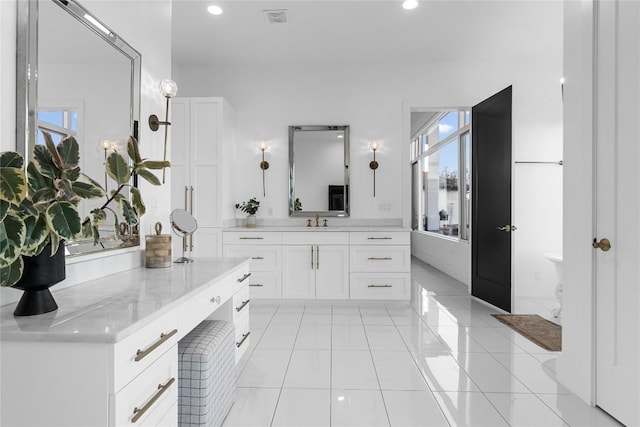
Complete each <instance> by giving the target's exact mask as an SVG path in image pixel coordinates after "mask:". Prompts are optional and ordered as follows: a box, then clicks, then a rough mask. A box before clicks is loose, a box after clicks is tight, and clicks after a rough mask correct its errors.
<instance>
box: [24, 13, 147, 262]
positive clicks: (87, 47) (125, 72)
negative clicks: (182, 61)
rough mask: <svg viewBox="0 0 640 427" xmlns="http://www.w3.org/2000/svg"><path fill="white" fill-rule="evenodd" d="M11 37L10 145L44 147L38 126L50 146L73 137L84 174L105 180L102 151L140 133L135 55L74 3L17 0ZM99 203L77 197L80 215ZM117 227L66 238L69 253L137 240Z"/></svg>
mask: <svg viewBox="0 0 640 427" xmlns="http://www.w3.org/2000/svg"><path fill="white" fill-rule="evenodd" d="M17 41H18V43H17V76H16V77H17V78H16V84H17V120H16V127H17V135H16V136H17V139H16V149H17V150H18V151H19V152H21V153H22V154H23V155H24V156H25V158H26V159H28V158H30V156H31V155H32V153H33V147H34V145H36V144H43V140H42V132H41V131H42V130H47V131H49V132H50V133H51V134H52V136H53V138H54V141H55V142H56V143H57V142H59V141H60V140H61V139H62V138H63V137H64V136H66V135H73V136H75V138H76V139H77V140H78V143H79V145H80V166H81V169H82V171H83V172H86V173H88V175H90V176H91V177H92V178H93V179H96V180H98V181H100V180H102V179H104V180H105V181H104V182H102V184H103V185H105V183H106V182H107V177H106V175H104V176H103V173H102V171H104V161H105V158H106V156H107V155H108V154H109V153H110V152H111V150H114V149H115V150H117V151H118V152H121V153H124V152H126V142H127V139H128V137H129V136H130V135H133V136H134V137H136V138H137V137H138V135H137V123H138V121H139V117H140V66H141V56H140V53H139V52H137V51H136V50H135V49H133V48H132V47H131V46H130V45H129V44H127V43H126V42H125V41H124V40H122V39H121V38H120V37H119V36H118V35H117V34H115V33H114V32H113V31H112V30H111V29H109V28H108V27H107V26H106V25H105V24H104V23H102V22H101V21H100V19H99V18H98V17H97V16H95V15H93V14H92V13H91V12H90V11H88V10H87V9H85V8H84V7H83V6H82V5H81V4H80V3H78V2H77V1H74V0H24V1H22V0H21V1H19V2H18V38H17ZM95 172H98V173H95ZM132 184H133V185H135V183H132ZM114 186H115V183H114V182H113V181H111V182H109V183H108V184H107V185H106V186H105V188H107V190H112V189H114V188H113V187H114ZM102 202H103V201H100V200H91V201H89V200H83V201H82V202H81V205H80V208H79V213H80V215H81V217H84V216H86V215H87V214H88V212H89V211H90V210H91V209H93V208H94V207H97V206H98V205H101V204H102ZM116 228H117V227H114V220H113V219H111V218H108V219H107V221H106V225H105V227H104V228H103V229H101V242H100V244H98V245H94V244H93V241H90V242H89V241H87V242H85V241H74V242H66V243H67V253H68V254H70V255H80V254H84V253H88V252H96V251H100V250H105V249H114V248H119V247H125V246H132V245H135V244H138V239H136V238H131V236H121V235H119V233H117V232H116Z"/></svg>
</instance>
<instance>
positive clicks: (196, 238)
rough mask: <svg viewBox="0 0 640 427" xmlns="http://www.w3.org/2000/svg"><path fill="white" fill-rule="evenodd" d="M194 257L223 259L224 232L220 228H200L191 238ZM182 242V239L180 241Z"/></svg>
mask: <svg viewBox="0 0 640 427" xmlns="http://www.w3.org/2000/svg"><path fill="white" fill-rule="evenodd" d="M190 239H191V241H190V244H192V245H193V248H192V250H193V256H197V257H221V256H222V230H221V229H219V228H198V229H197V230H196V232H195V233H193V234H192V236H191V238H190ZM180 241H182V239H180Z"/></svg>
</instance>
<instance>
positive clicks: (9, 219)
mask: <svg viewBox="0 0 640 427" xmlns="http://www.w3.org/2000/svg"><path fill="white" fill-rule="evenodd" d="M26 233H27V227H26V225H25V224H24V221H23V220H22V218H20V217H19V216H18V215H16V214H15V213H14V212H9V213H7V215H6V216H5V218H4V220H2V222H0V267H3V268H4V267H6V266H8V265H9V264H11V263H12V262H13V261H15V260H16V258H19V257H20V254H21V252H20V251H21V248H22V246H23V245H24V239H25V236H26Z"/></svg>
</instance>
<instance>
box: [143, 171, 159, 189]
mask: <svg viewBox="0 0 640 427" xmlns="http://www.w3.org/2000/svg"><path fill="white" fill-rule="evenodd" d="M137 174H138V175H139V176H141V177H142V178H144V179H145V180H146V181H147V182H148V183H149V184H153V185H160V180H159V179H158V177H157V176H155V175H154V174H153V172H151V171H150V170H149V169H140V170H139V171H137Z"/></svg>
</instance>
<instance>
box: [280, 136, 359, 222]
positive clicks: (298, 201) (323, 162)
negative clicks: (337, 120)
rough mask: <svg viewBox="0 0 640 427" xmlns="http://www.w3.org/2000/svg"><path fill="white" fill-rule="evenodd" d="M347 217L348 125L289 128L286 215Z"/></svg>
mask: <svg viewBox="0 0 640 427" xmlns="http://www.w3.org/2000/svg"><path fill="white" fill-rule="evenodd" d="M316 214H317V215H321V216H339V217H346V216H349V126H289V216H313V215H316Z"/></svg>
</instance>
